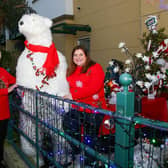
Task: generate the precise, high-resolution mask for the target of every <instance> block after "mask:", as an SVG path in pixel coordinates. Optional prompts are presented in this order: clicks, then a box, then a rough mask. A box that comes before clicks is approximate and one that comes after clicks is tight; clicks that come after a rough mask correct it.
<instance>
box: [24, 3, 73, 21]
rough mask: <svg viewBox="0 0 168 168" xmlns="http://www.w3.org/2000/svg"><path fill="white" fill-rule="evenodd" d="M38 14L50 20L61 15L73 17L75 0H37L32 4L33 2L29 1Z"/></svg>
mask: <svg viewBox="0 0 168 168" xmlns="http://www.w3.org/2000/svg"><path fill="white" fill-rule="evenodd" d="M27 2H28V4H29V6H31V7H32V8H33V9H34V10H35V11H36V12H37V13H38V14H40V15H42V16H45V17H48V18H50V19H53V18H56V17H58V16H61V15H65V14H67V15H73V0H37V1H35V2H34V3H32V0H27Z"/></svg>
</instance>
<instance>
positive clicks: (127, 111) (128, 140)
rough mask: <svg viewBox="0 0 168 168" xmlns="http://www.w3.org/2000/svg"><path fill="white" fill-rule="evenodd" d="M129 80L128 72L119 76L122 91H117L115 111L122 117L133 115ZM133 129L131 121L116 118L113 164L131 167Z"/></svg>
mask: <svg viewBox="0 0 168 168" xmlns="http://www.w3.org/2000/svg"><path fill="white" fill-rule="evenodd" d="M131 82H132V77H131V75H130V74H128V73H124V74H122V75H121V76H120V83H121V85H122V86H123V88H124V91H123V92H119V93H117V106H116V107H117V108H116V113H117V115H120V116H122V117H132V116H133V115H134V93H133V92H128V85H129V84H130V83H131ZM134 131H135V129H134V125H133V124H132V123H131V121H128V120H123V119H121V118H120V119H117V121H116V131H115V164H116V166H117V167H121V168H132V167H133V154H134V148H133V146H134Z"/></svg>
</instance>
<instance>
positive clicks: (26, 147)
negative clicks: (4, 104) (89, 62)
mask: <svg viewBox="0 0 168 168" xmlns="http://www.w3.org/2000/svg"><path fill="white" fill-rule="evenodd" d="M51 26H52V21H51V20H50V19H48V18H45V17H42V16H39V15H37V14H29V15H28V14H26V15H23V16H22V17H21V19H20V20H19V22H18V27H19V31H20V33H22V34H23V35H24V36H25V37H26V41H25V46H26V47H25V49H24V51H23V52H22V53H21V55H20V57H19V59H18V62H17V67H16V80H17V84H18V85H21V86H24V87H26V88H31V89H37V90H39V91H43V92H47V93H49V94H53V95H57V96H64V95H68V94H69V85H68V82H67V80H66V71H67V63H66V60H65V57H64V56H63V55H62V54H61V53H60V52H59V51H57V50H56V48H55V45H54V43H53V42H52V34H51V30H50V28H51ZM20 95H22V96H23V97H22V104H23V108H24V110H26V111H28V112H30V114H31V115H33V116H34V117H36V110H35V109H34V108H35V104H34V100H35V97H34V94H33V93H32V92H28V91H25V92H24V94H20ZM28 100H29V101H28ZM45 101H46V102H45ZM41 103H44V105H43V104H41ZM47 103H49V104H50V105H47ZM45 104H46V106H45ZM37 106H38V108H40V110H38V112H39V114H38V115H39V116H40V117H41V120H44V122H46V123H48V122H49V121H46V115H47V116H48V117H49V118H52V119H54V118H57V124H58V126H59V127H57V128H58V129H59V130H62V123H61V122H62V120H61V116H60V114H59V113H60V110H59V109H60V108H61V105H59V104H56V103H54V101H52V100H48V98H46V97H41V98H40V101H39V104H38V105H37ZM51 106H52V107H53V108H51V109H52V110H53V111H50V114H49V113H48V110H46V109H45V108H46V107H51ZM57 106H59V107H57ZM63 108H64V109H65V110H67V109H68V104H66V103H64V107H63ZM57 115H58V116H57ZM56 116H57V117H56ZM58 119H59V120H58ZM20 127H21V129H22V131H23V132H24V133H25V134H26V135H27V136H28V137H30V138H31V139H32V140H33V141H35V139H36V134H35V132H36V125H35V122H34V121H33V120H32V119H31V118H28V117H27V116H26V115H25V114H24V113H21V112H20ZM38 129H39V132H40V133H39V139H42V138H43V130H42V128H41V126H39V128H38ZM51 138H53V136H52V135H51ZM21 146H22V149H23V151H24V152H25V153H26V154H28V155H29V156H32V157H34V158H36V155H35V154H36V151H35V148H34V146H32V145H31V144H30V143H29V142H28V141H27V140H26V139H25V138H24V137H23V136H21ZM53 149H54V147H53ZM42 164H43V159H42V158H41V157H40V165H42Z"/></svg>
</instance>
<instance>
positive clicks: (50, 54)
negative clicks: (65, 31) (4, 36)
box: [24, 40, 59, 77]
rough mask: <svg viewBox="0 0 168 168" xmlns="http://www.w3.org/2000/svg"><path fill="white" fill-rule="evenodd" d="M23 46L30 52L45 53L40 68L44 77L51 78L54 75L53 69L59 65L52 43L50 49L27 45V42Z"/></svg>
mask: <svg viewBox="0 0 168 168" xmlns="http://www.w3.org/2000/svg"><path fill="white" fill-rule="evenodd" d="M24 44H25V46H26V48H27V49H29V50H30V51H32V52H42V53H47V58H46V60H45V62H44V64H43V66H42V67H43V69H44V70H45V71H46V76H48V77H52V76H53V75H54V74H55V73H54V71H55V68H56V67H57V66H58V64H59V59H58V53H57V50H56V48H55V45H54V43H52V44H51V45H50V47H44V46H40V45H33V44H29V42H28V41H27V40H26V41H25V42H24Z"/></svg>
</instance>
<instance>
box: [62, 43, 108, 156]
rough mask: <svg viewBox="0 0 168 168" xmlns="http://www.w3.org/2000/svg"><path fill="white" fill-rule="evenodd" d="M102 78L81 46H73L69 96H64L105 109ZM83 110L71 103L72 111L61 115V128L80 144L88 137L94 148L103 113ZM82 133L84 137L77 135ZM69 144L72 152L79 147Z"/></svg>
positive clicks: (102, 74)
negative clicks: (62, 116) (62, 119)
mask: <svg viewBox="0 0 168 168" xmlns="http://www.w3.org/2000/svg"><path fill="white" fill-rule="evenodd" d="M104 78H105V74H104V71H103V69H102V67H101V65H100V64H98V63H96V62H95V61H93V60H91V58H90V56H89V55H88V52H87V50H86V49H85V48H84V47H82V46H76V47H75V48H74V49H73V51H72V56H71V64H70V67H69V69H68V74H67V80H68V82H69V86H70V93H71V95H66V96H65V97H64V98H69V99H73V100H74V101H76V102H82V103H85V104H89V105H91V106H94V107H97V108H103V109H107V107H106V102H105V95H104ZM84 112H85V113H83V110H82V108H79V107H76V106H75V107H74V106H72V110H71V111H70V112H69V113H67V114H65V116H64V121H63V128H64V131H65V132H66V133H67V134H69V135H70V136H72V137H74V138H75V139H78V140H79V141H82V142H84V143H85V137H86V136H87V137H90V138H91V139H92V144H91V143H90V144H89V145H90V146H92V147H93V148H94V145H95V144H96V140H95V139H96V137H97V136H98V134H99V129H100V126H101V123H102V122H103V118H104V115H102V114H91V113H92V111H91V110H89V109H87V110H86V109H85V110H84ZM83 119H84V120H83ZM93 123H94V124H93ZM93 125H94V126H93ZM82 131H83V132H82ZM82 134H84V137H82V136H81V135H82ZM86 143H87V142H86ZM71 147H72V149H73V154H78V153H79V151H80V150H79V149H78V148H77V147H76V146H74V145H73V144H71Z"/></svg>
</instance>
